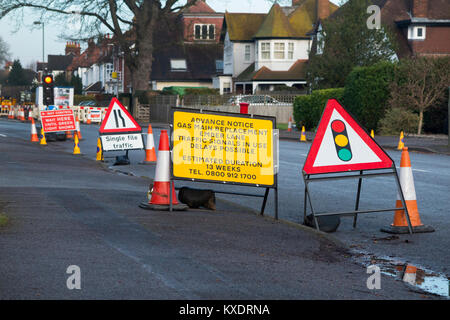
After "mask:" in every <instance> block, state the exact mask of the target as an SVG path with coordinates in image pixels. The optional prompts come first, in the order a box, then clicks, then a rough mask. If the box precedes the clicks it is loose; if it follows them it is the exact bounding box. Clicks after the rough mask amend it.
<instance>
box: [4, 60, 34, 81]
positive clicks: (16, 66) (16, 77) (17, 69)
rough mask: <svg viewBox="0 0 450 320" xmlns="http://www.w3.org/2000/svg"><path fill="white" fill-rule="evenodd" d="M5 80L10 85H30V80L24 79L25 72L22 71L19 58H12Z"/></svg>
mask: <svg viewBox="0 0 450 320" xmlns="http://www.w3.org/2000/svg"><path fill="white" fill-rule="evenodd" d="M7 82H8V85H10V86H28V85H31V82H30V81H27V79H26V76H25V72H24V71H23V68H22V64H21V63H20V61H19V60H14V63H13V65H12V68H11V72H10V73H9V75H8V80H7Z"/></svg>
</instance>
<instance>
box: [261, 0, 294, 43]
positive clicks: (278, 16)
mask: <svg viewBox="0 0 450 320" xmlns="http://www.w3.org/2000/svg"><path fill="white" fill-rule="evenodd" d="M295 36H296V32H295V31H294V30H293V29H292V27H291V24H290V23H289V20H288V18H287V17H286V15H285V14H284V12H283V10H281V7H280V6H279V5H278V4H277V3H276V4H274V5H273V6H272V8H271V9H270V11H269V13H268V14H267V15H266V17H265V18H264V21H263V23H262V24H261V26H260V27H259V29H258V31H257V32H256V33H255V35H254V36H253V37H254V38H292V37H295Z"/></svg>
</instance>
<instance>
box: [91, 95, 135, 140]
mask: <svg viewBox="0 0 450 320" xmlns="http://www.w3.org/2000/svg"><path fill="white" fill-rule="evenodd" d="M115 104H117V105H118V106H119V107H120V109H121V110H122V111H123V112H124V113H125V115H126V116H127V117H128V118H129V119H130V120H131V122H132V123H133V124H134V126H135V127H134V128H120V129H119V128H118V129H105V125H106V123H107V122H108V119H109V117H110V115H111V111H112V109H113V107H114V105H115ZM98 131H99V132H100V134H107V133H128V132H133V133H135V132H142V128H141V126H140V125H139V124H138V123H137V121H136V120H135V119H134V118H133V116H132V115H131V114H130V113H129V112H128V110H127V109H126V108H125V107H124V106H123V105H122V104H121V103H120V101H119V100H118V99H117V98H116V97H113V98H112V99H111V102H110V103H109V107H108V110H107V111H106V114H105V118H104V119H103V121H102V124H101V126H100V129H99V130H98Z"/></svg>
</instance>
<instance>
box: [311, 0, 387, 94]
mask: <svg viewBox="0 0 450 320" xmlns="http://www.w3.org/2000/svg"><path fill="white" fill-rule="evenodd" d="M372 2H373V1H369V0H349V1H348V2H346V3H345V4H344V5H343V6H342V7H341V8H340V9H338V11H336V12H335V14H333V15H332V16H330V17H329V18H328V19H326V20H324V21H322V29H321V30H319V32H318V35H317V47H318V48H319V50H317V51H316V52H314V51H313V52H311V54H310V59H309V62H308V66H307V78H308V82H309V83H310V84H311V85H312V87H313V89H316V88H320V89H322V88H338V87H343V86H344V85H345V81H346V78H347V76H348V75H349V74H350V72H351V71H352V70H353V68H354V67H364V66H370V65H373V64H375V63H378V62H380V61H390V60H392V59H394V58H395V41H394V40H393V39H394V37H393V36H392V33H391V32H390V30H388V29H387V28H386V27H384V26H383V25H381V26H380V28H379V29H375V28H373V29H372V28H369V27H368V20H369V18H370V17H371V15H372V14H370V13H367V8H368V7H369V6H370V5H371V3H372ZM318 53H319V54H318Z"/></svg>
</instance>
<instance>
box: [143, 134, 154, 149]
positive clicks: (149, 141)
mask: <svg viewBox="0 0 450 320" xmlns="http://www.w3.org/2000/svg"><path fill="white" fill-rule="evenodd" d="M154 147H155V142H154V141H153V134H152V133H147V143H146V144H145V149H147V150H151V149H153V148H154Z"/></svg>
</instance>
